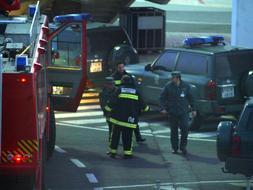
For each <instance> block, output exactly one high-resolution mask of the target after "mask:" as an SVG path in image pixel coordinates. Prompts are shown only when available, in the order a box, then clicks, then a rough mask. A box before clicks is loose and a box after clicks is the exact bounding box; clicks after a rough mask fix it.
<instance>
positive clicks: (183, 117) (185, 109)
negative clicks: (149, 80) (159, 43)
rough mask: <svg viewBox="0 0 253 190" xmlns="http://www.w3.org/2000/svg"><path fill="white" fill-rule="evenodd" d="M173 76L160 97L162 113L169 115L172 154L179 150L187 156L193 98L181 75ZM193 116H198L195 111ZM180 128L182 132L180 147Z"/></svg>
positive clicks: (177, 72)
mask: <svg viewBox="0 0 253 190" xmlns="http://www.w3.org/2000/svg"><path fill="white" fill-rule="evenodd" d="M171 75H172V79H171V81H170V82H169V83H167V84H166V85H165V87H164V89H163V91H162V93H161V96H160V103H161V107H162V110H161V113H162V114H168V115H169V121H170V127H171V138H170V140H171V145H172V149H173V151H172V153H174V154H176V153H177V151H178V148H179V149H180V150H181V151H182V153H183V154H184V155H185V154H187V150H186V145H187V137H188V128H189V124H188V120H189V111H190V109H193V97H192V95H191V92H190V86H189V85H188V84H187V83H185V82H184V81H182V80H181V73H180V72H179V71H173V72H172V74H171ZM193 115H196V112H195V111H193ZM178 128H180V131H181V138H180V145H179V142H178V141H179V138H178Z"/></svg>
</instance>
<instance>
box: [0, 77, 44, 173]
mask: <svg viewBox="0 0 253 190" xmlns="http://www.w3.org/2000/svg"><path fill="white" fill-rule="evenodd" d="M34 79H35V78H34V75H32V74H31V73H27V74H21V73H20V74H17V73H15V74H12V73H4V74H3V89H4V90H3V108H2V109H3V112H2V113H3V120H2V126H3V132H2V134H3V138H2V141H3V142H2V145H3V146H2V155H1V156H2V157H1V158H2V160H1V172H5V169H7V170H6V171H8V172H11V173H12V172H14V171H16V170H19V169H21V168H22V169H24V171H27V172H29V170H27V168H31V169H32V168H33V167H36V166H35V165H34V164H36V162H35V161H36V160H37V159H38V148H39V146H38V134H37V129H36V126H37V127H40V125H39V121H38V120H37V118H38V116H37V111H36V93H35V92H36V91H35V90H34V89H35V88H34V85H35V81H34ZM18 155H19V156H21V158H20V159H21V160H16V159H15V156H18ZM10 168H13V170H14V171H12V170H11V169H10Z"/></svg>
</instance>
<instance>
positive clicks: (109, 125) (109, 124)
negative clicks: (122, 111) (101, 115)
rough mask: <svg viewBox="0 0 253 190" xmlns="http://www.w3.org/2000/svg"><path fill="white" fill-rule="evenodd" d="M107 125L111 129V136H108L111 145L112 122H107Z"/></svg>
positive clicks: (110, 134)
mask: <svg viewBox="0 0 253 190" xmlns="http://www.w3.org/2000/svg"><path fill="white" fill-rule="evenodd" d="M107 125H108V128H109V134H108V140H109V143H111V139H112V125H113V124H112V123H111V122H110V121H108V120H107Z"/></svg>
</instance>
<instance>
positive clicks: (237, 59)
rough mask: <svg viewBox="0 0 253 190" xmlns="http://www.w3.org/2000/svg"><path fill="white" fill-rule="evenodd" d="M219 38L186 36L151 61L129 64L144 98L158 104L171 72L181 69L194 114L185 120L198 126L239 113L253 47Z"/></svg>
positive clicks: (252, 65) (246, 92)
mask: <svg viewBox="0 0 253 190" xmlns="http://www.w3.org/2000/svg"><path fill="white" fill-rule="evenodd" d="M223 40H224V38H223V37H216V36H212V37H206V38H189V39H186V40H185V46H184V47H182V48H171V49H166V50H165V51H163V52H162V53H161V54H160V56H159V57H158V58H157V59H156V60H155V61H154V62H153V63H152V64H147V65H143V64H138V65H129V66H127V67H126V71H127V72H129V73H130V74H132V75H133V76H134V77H135V78H136V83H137V85H138V88H139V89H140V91H141V92H142V94H143V97H144V100H145V101H146V102H147V103H148V104H149V105H151V106H152V105H153V106H159V98H160V94H161V91H162V89H163V87H164V86H165V84H166V83H167V82H168V81H169V80H170V78H171V72H172V71H174V70H178V71H181V73H182V79H183V80H184V81H186V82H188V83H189V84H190V86H191V91H192V94H193V96H194V98H195V107H196V110H197V116H196V117H194V118H191V119H192V120H191V121H189V122H190V125H191V128H192V129H198V128H199V127H200V126H201V123H202V121H203V120H205V119H207V118H210V117H214V116H215V117H217V116H221V115H224V114H232V115H239V113H240V112H241V110H242V108H243V105H244V102H245V96H250V95H251V94H253V93H252V90H249V89H250V88H251V89H252V85H253V79H252V78H253V71H252V70H253V61H252V60H253V49H246V48H239V47H231V46H228V45H224V41H223Z"/></svg>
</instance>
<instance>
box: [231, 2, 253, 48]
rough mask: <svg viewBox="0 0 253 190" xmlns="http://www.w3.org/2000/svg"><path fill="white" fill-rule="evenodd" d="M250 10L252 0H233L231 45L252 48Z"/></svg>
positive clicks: (251, 14) (252, 21)
mask: <svg viewBox="0 0 253 190" xmlns="http://www.w3.org/2000/svg"><path fill="white" fill-rule="evenodd" d="M252 10H253V1H252V0H233V2H232V29H231V31H232V34H231V45H233V46H241V47H250V48H253V12H252Z"/></svg>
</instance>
